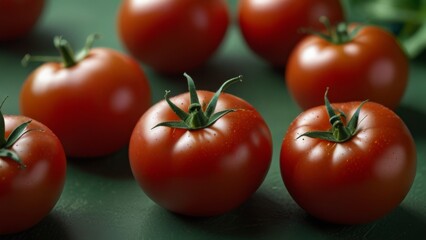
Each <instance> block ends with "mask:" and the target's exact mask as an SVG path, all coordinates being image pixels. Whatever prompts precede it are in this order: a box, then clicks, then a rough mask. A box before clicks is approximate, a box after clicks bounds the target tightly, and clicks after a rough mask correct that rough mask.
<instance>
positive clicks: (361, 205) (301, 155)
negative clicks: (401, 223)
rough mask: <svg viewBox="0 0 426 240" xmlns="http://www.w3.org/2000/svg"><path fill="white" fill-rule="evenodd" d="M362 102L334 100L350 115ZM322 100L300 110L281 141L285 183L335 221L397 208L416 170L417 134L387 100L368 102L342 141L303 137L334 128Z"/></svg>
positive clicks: (308, 206) (310, 208)
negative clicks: (351, 132) (353, 131)
mask: <svg viewBox="0 0 426 240" xmlns="http://www.w3.org/2000/svg"><path fill="white" fill-rule="evenodd" d="M359 104H360V103H359V102H350V103H341V104H333V107H334V108H335V109H336V110H340V111H342V112H343V113H345V114H347V119H350V118H351V116H352V115H353V113H354V112H355V110H356V108H357V107H358V106H359ZM328 119H329V118H328V115H327V112H326V110H325V107H324V106H318V107H315V108H312V109H309V110H307V111H305V112H303V113H302V114H300V115H299V116H298V117H297V118H296V119H295V120H294V121H293V122H292V123H291V125H290V127H289V128H288V131H287V133H286V135H285V137H284V140H283V142H282V146H281V155H280V166H281V174H282V178H283V180H284V183H285V186H286V187H287V190H288V192H289V193H290V195H291V196H292V197H293V199H294V200H295V201H296V202H297V203H298V204H299V206H301V207H302V208H303V209H305V210H306V211H307V212H308V213H309V214H311V215H313V216H315V217H317V218H319V219H322V220H325V221H329V222H333V223H339V224H358V223H367V222H371V221H374V220H376V219H379V218H381V217H383V216H384V215H386V214H387V213H389V212H390V211H392V210H393V209H394V208H396V207H397V206H398V205H399V204H400V203H401V201H402V200H403V199H404V198H405V196H406V195H407V193H408V191H409V190H410V188H411V185H412V182H413V180H414V177H415V172H416V150H415V144H414V141H413V138H412V136H411V134H410V132H409V130H408V129H407V127H406V126H405V124H404V123H403V121H402V120H401V119H400V118H399V117H398V116H397V115H396V114H395V113H394V112H392V111H391V110H389V109H388V108H386V107H384V106H383V105H380V104H377V103H373V102H368V103H366V104H365V105H364V106H363V107H362V109H361V113H360V116H359V120H358V121H359V124H358V132H357V133H356V134H355V136H353V137H352V138H351V139H350V140H348V141H347V142H344V143H332V142H329V141H326V140H321V139H316V138H310V137H300V138H299V136H300V135H301V134H303V133H305V132H308V131H327V130H329V129H330V123H329V120H328Z"/></svg>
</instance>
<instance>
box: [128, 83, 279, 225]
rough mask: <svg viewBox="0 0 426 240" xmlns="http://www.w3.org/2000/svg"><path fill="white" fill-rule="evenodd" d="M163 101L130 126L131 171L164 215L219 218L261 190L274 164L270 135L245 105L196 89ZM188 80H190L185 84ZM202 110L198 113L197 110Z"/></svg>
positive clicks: (221, 94) (222, 95)
mask: <svg viewBox="0 0 426 240" xmlns="http://www.w3.org/2000/svg"><path fill="white" fill-rule="evenodd" d="M186 77H187V79H188V82H189V83H188V85H189V92H187V93H183V94H180V95H177V96H174V97H171V98H169V96H168V94H169V93H168V92H166V96H165V99H164V100H162V101H160V102H158V103H156V104H155V105H153V106H152V107H151V108H150V109H148V110H147V111H146V112H145V113H144V115H143V116H142V117H141V118H140V120H139V121H138V123H137V124H136V126H135V128H134V131H133V134H132V136H131V139H130V144H129V160H130V166H131V169H132V172H133V175H134V177H135V180H136V181H137V182H138V184H139V185H140V187H141V188H142V190H143V191H144V192H145V194H146V195H147V196H148V197H149V198H150V199H152V200H153V201H154V202H156V203H157V204H158V205H160V206H162V207H164V208H165V209H167V210H169V211H172V212H175V213H178V214H182V215H189V216H202V217H207V216H217V215H220V214H224V213H226V212H229V211H231V210H233V209H235V208H237V207H238V206H240V205H241V204H242V203H243V202H245V201H246V200H247V199H248V198H249V197H250V196H252V194H253V193H254V192H255V191H256V190H257V189H258V187H259V186H260V185H261V184H262V182H263V180H264V179H265V176H266V174H267V172H268V170H269V166H270V163H271V160H272V136H271V132H270V130H269V128H268V126H267V124H266V122H265V121H264V119H263V118H262V116H261V115H260V114H259V112H258V111H257V110H256V109H255V108H254V107H253V106H251V105H250V104H249V103H248V102H246V101H245V100H243V99H241V98H238V97H236V96H234V95H231V94H227V93H222V90H224V88H226V86H224V85H230V83H234V82H238V81H239V77H237V78H233V79H230V80H229V81H231V82H227V83H225V84H224V85H222V87H221V88H220V89H219V90H218V91H217V92H216V93H213V92H210V91H203V90H195V86H194V85H193V84H191V83H190V81H192V79H191V78H190V77H189V76H188V75H186ZM190 79H191V80H190ZM200 107H201V108H200Z"/></svg>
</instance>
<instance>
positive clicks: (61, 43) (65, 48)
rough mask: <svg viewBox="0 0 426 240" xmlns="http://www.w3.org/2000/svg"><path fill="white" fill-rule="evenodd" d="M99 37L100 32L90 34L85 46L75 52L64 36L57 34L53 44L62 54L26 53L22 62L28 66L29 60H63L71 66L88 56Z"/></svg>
mask: <svg viewBox="0 0 426 240" xmlns="http://www.w3.org/2000/svg"><path fill="white" fill-rule="evenodd" d="M99 37H100V36H99V35H98V34H91V35H89V36H88V37H87V39H86V43H85V45H84V47H83V48H82V49H81V50H80V51H79V52H77V53H76V54H74V51H73V49H72V47H71V45H70V44H69V42H68V41H67V40H66V39H64V38H63V37H62V36H56V37H54V39H53V45H54V46H55V47H56V49H57V50H58V51H59V53H60V55H61V56H32V55H30V54H26V55H25V56H24V57H23V58H22V60H21V63H22V65H23V66H27V65H28V63H29V62H62V64H63V66H64V67H65V68H70V67H72V66H74V65H76V64H77V63H78V62H80V61H82V60H83V59H85V58H86V57H87V55H88V54H89V51H90V49H91V48H92V46H93V43H94V41H95V40H96V39H98V38H99Z"/></svg>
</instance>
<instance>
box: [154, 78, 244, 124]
mask: <svg viewBox="0 0 426 240" xmlns="http://www.w3.org/2000/svg"><path fill="white" fill-rule="evenodd" d="M184 76H185V77H186V79H187V82H188V91H189V95H190V105H189V108H188V112H185V111H183V110H182V109H180V108H179V107H177V106H176V105H175V104H174V103H173V102H172V101H170V99H169V96H168V95H169V93H170V91H166V94H165V95H164V98H165V100H166V102H167V104H168V105H169V106H170V108H171V109H172V110H173V112H174V113H176V115H177V116H178V117H179V118H180V119H181V120H180V121H172V122H162V123H159V124H157V125H155V126H154V127H153V128H156V127H159V126H165V127H171V128H181V129H187V130H197V129H201V128H207V127H209V126H211V125H212V124H214V123H215V122H216V121H217V120H219V119H220V118H221V117H223V116H225V115H226V114H228V113H230V112H234V111H236V109H227V110H223V111H220V112H216V113H215V112H214V111H215V109H216V105H217V101H218V99H219V96H220V94H221V93H222V92H223V91H224V90H225V89H226V88H227V87H228V86H230V85H231V84H234V83H236V82H238V81H240V82H241V81H242V76H241V75H240V76H238V77H235V78H231V79H229V80H227V81H226V82H225V83H223V84H222V86H221V87H220V88H219V90H217V91H216V93H215V94H214V96H213V97H212V99H211V100H210V102H209V104H208V105H207V107H206V110H205V111H203V107H202V105H201V104H200V100H199V98H198V95H197V90H196V88H195V84H194V80H193V79H192V78H191V77H190V76H189V75H188V74H186V73H184Z"/></svg>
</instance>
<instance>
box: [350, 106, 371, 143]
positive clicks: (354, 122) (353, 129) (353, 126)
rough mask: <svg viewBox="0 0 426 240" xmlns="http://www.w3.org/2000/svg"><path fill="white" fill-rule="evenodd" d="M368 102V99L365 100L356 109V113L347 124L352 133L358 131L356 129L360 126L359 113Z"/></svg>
mask: <svg viewBox="0 0 426 240" xmlns="http://www.w3.org/2000/svg"><path fill="white" fill-rule="evenodd" d="M366 102H368V100H365V101H363V102H362V103H361V104H360V105H359V107H358V108H357V109H356V111H355V113H354V115H353V116H352V118H351V120H349V122H348V124H347V126H346V127H347V128H348V129H349V131H350V133H351V134H352V135H353V134H355V132H356V129H357V127H358V119H359V113H360V112H361V108H362V106H363V105H364V104H365V103H366Z"/></svg>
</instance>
